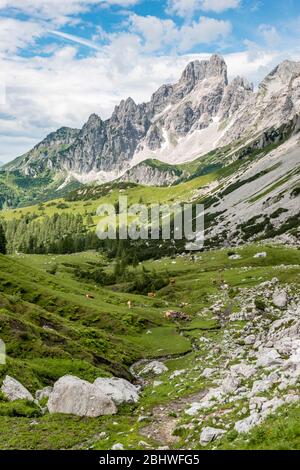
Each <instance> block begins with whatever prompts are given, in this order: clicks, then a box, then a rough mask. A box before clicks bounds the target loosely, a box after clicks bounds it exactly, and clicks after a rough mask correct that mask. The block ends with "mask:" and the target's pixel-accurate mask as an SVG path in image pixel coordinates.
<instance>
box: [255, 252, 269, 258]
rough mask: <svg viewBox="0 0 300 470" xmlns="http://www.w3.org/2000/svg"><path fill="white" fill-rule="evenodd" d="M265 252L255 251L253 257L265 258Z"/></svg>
mask: <svg viewBox="0 0 300 470" xmlns="http://www.w3.org/2000/svg"><path fill="white" fill-rule="evenodd" d="M266 257H267V253H266V252H265V251H263V252H262V253H256V255H254V256H253V258H266Z"/></svg>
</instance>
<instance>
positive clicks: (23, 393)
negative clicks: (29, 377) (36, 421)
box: [1, 375, 34, 401]
mask: <svg viewBox="0 0 300 470" xmlns="http://www.w3.org/2000/svg"><path fill="white" fill-rule="evenodd" d="M1 391H2V393H3V394H4V396H5V397H6V398H7V399H8V400H9V401H16V400H28V401H34V398H33V396H32V395H31V393H30V392H29V391H28V390H27V389H26V388H25V387H24V386H23V385H22V384H21V383H20V382H18V381H17V380H16V379H14V378H12V377H10V376H9V375H7V376H6V377H5V379H4V381H3V384H2V387H1Z"/></svg>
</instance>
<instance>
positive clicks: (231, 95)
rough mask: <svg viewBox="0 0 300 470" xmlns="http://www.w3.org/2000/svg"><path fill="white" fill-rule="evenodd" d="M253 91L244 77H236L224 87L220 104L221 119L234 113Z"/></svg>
mask: <svg viewBox="0 0 300 470" xmlns="http://www.w3.org/2000/svg"><path fill="white" fill-rule="evenodd" d="M252 93H253V85H252V84H251V83H249V82H248V80H246V79H245V78H242V77H236V78H235V79H234V80H233V81H232V82H231V83H230V84H229V85H228V87H227V88H226V89H225V93H224V96H223V99H222V103H221V106H220V117H221V121H222V120H223V119H227V118H228V117H230V116H231V115H232V114H234V113H235V112H236V111H237V110H238V109H239V108H240V107H241V105H242V104H243V103H244V101H245V100H247V99H248V98H249V97H250V96H251V94H252Z"/></svg>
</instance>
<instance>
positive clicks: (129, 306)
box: [127, 300, 131, 310]
mask: <svg viewBox="0 0 300 470" xmlns="http://www.w3.org/2000/svg"><path fill="white" fill-rule="evenodd" d="M127 305H128V308H129V310H130V309H131V300H128V302H127Z"/></svg>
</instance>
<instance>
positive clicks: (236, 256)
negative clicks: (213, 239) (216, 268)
mask: <svg viewBox="0 0 300 470" xmlns="http://www.w3.org/2000/svg"><path fill="white" fill-rule="evenodd" d="M241 258H242V257H241V255H231V256H229V259H233V260H235V259H241Z"/></svg>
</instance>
